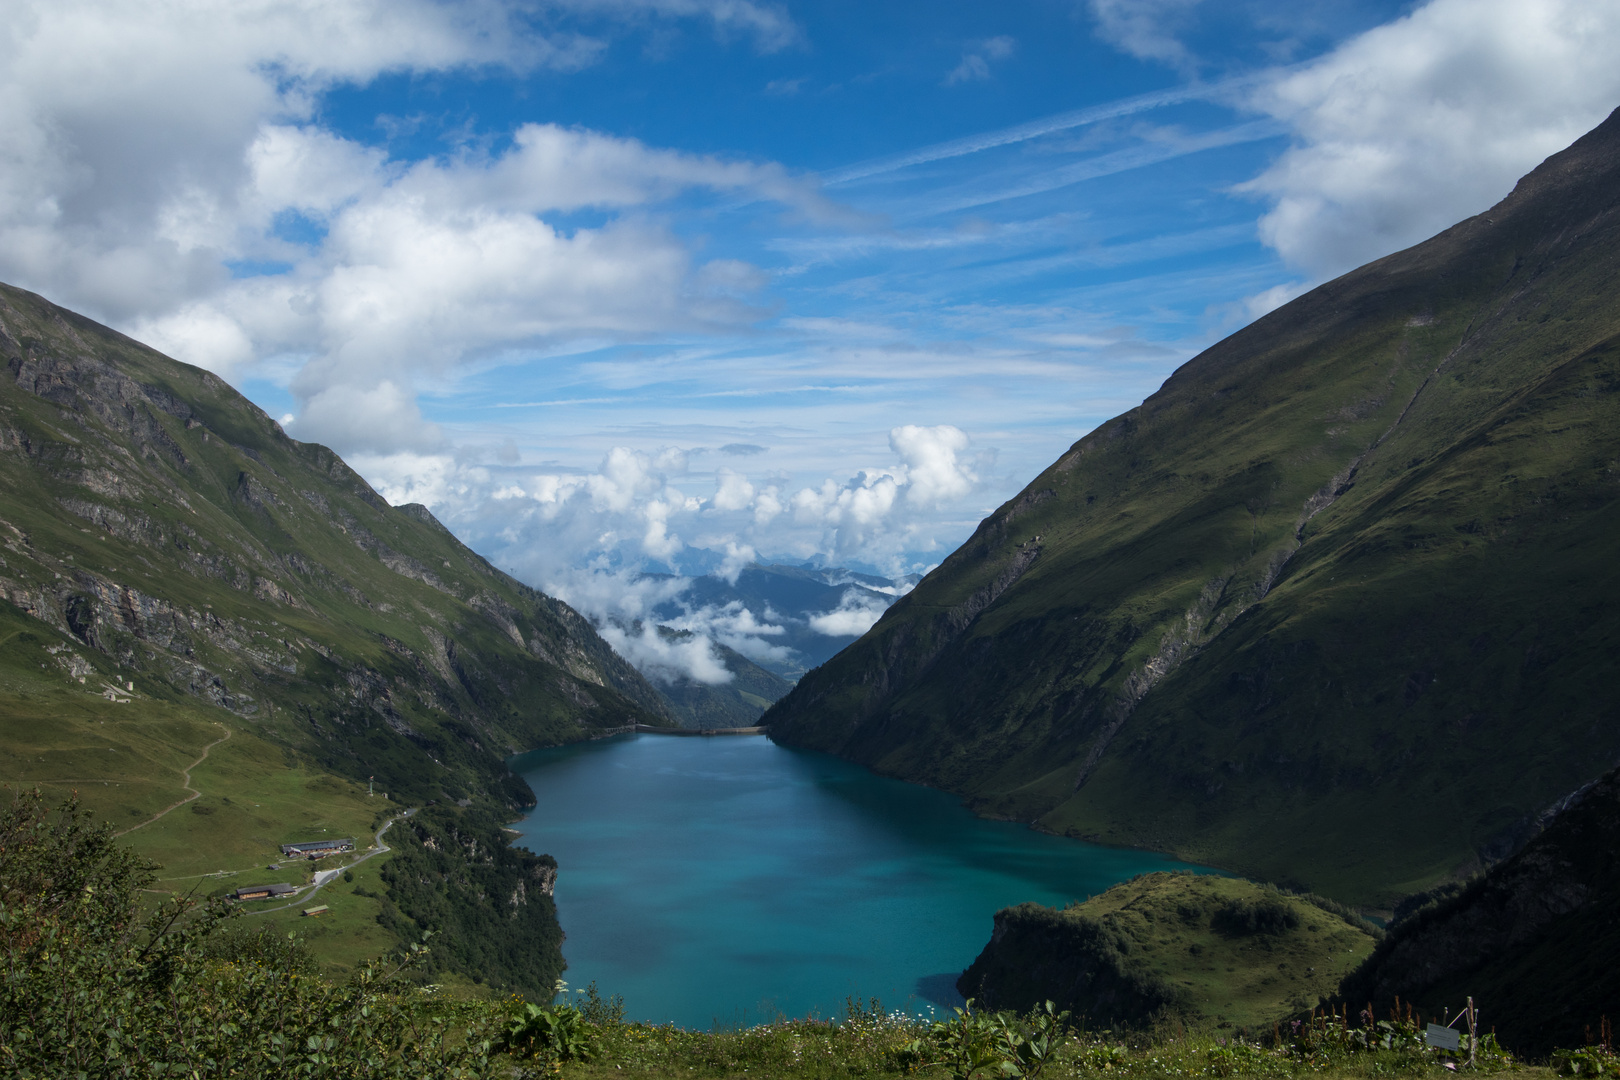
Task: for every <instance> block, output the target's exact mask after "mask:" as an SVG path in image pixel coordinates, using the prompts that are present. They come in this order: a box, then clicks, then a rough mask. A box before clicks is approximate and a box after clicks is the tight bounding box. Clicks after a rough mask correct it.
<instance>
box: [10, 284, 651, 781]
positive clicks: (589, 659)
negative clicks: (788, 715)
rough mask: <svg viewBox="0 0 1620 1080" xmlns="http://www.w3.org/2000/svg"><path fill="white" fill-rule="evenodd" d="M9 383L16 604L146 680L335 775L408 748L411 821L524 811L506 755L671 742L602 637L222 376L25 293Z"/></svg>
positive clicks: (639, 686) (14, 325)
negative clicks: (639, 733)
mask: <svg viewBox="0 0 1620 1080" xmlns="http://www.w3.org/2000/svg"><path fill="white" fill-rule="evenodd" d="M0 363H3V364H4V373H3V374H0V485H3V486H4V491H5V497H4V500H3V501H0V597H3V598H4V599H6V600H8V601H10V602H11V603H12V604H14V605H15V606H16V607H18V608H20V609H21V610H22V611H23V612H25V613H27V614H28V615H31V616H33V617H34V618H36V619H39V620H41V621H42V622H44V623H47V624H49V625H50V626H51V627H53V628H55V629H56V630H57V631H59V632H61V633H63V634H65V635H67V636H68V637H70V638H71V639H73V640H74V641H75V642H76V643H77V644H78V645H82V646H83V647H84V648H85V649H87V650H93V652H95V653H100V654H101V655H102V656H103V657H106V658H108V659H110V660H112V661H113V662H114V663H116V664H117V665H118V666H119V667H120V668H123V669H126V670H127V673H128V674H130V675H134V674H139V675H143V676H146V677H150V678H154V679H157V680H159V681H161V682H162V683H164V684H166V685H167V686H168V687H170V688H172V689H173V690H175V691H178V692H180V693H183V694H187V695H191V696H193V697H195V698H197V699H200V700H202V701H204V702H207V703H209V704H211V705H216V706H219V707H221V708H225V709H228V710H230V711H232V712H234V713H236V714H237V715H238V716H239V717H241V718H244V719H251V720H253V721H254V722H256V723H268V722H269V721H270V719H271V718H272V717H274V716H276V715H283V716H285V717H287V718H288V719H289V720H291V719H292V718H293V717H296V718H297V721H296V723H277V724H275V730H274V733H273V734H274V737H275V738H277V739H278V740H281V741H288V740H290V741H291V742H292V743H293V744H294V745H295V746H296V747H297V748H299V749H305V750H310V751H312V752H313V753H314V754H315V755H316V756H317V757H318V758H319V759H320V760H322V761H323V763H324V764H325V765H326V766H327V767H329V768H332V769H334V770H335V771H339V772H344V771H346V772H347V773H349V774H350V775H354V776H360V777H362V778H363V777H364V776H366V775H370V774H372V773H374V772H377V771H379V770H378V769H377V768H376V767H375V764H374V763H375V762H376V761H378V760H379V759H388V758H391V757H392V756H393V754H394V750H395V748H397V749H399V750H400V752H401V753H403V754H404V756H403V757H399V758H397V759H395V760H394V761H392V763H391V764H390V765H389V767H388V768H389V772H390V773H391V774H395V775H393V776H392V777H391V784H392V788H393V790H394V792H395V793H396V795H398V796H399V797H401V798H420V799H427V798H433V797H436V796H437V795H438V794H439V790H438V786H439V781H438V780H437V779H436V778H435V774H436V773H440V772H442V771H443V770H449V772H450V773H451V774H452V775H453V777H454V784H453V786H456V787H460V788H465V789H468V790H470V791H475V792H476V791H482V792H486V793H490V794H492V795H494V796H495V798H497V800H498V801H500V802H502V803H505V804H507V805H509V806H518V805H521V804H523V803H524V802H525V801H526V798H527V791H526V789H525V788H524V787H523V784H522V781H521V780H520V779H518V778H516V777H514V776H512V775H511V774H510V773H509V771H508V770H507V769H506V767H505V764H504V758H505V756H506V755H508V754H510V753H513V752H516V751H520V750H526V749H530V748H532V747H535V746H541V745H549V744H554V743H556V742H560V741H567V740H569V739H574V738H585V737H589V736H590V735H592V734H593V733H594V732H595V731H596V729H597V728H599V727H604V726H605V727H617V726H620V725H623V724H626V723H645V722H652V723H655V724H656V723H660V722H668V721H667V710H666V709H665V708H664V707H663V704H662V700H661V698H660V697H659V695H658V692H657V691H656V690H654V689H653V688H652V687H651V686H650V685H648V684H647V683H646V681H645V680H644V679H642V678H641V676H640V675H639V674H638V673H637V672H636V671H635V670H634V669H633V668H631V667H630V665H628V664H627V663H625V662H624V661H623V660H622V659H620V658H619V657H618V656H616V655H615V654H614V653H613V651H612V650H611V649H610V648H609V647H608V646H607V644H606V643H605V642H604V641H602V639H601V638H600V637H599V636H598V635H597V634H596V632H595V631H594V630H593V629H592V627H591V626H590V624H589V623H588V622H587V621H586V620H585V619H583V618H581V617H580V616H579V615H578V614H577V613H575V612H574V611H572V610H571V609H569V608H567V606H566V605H563V604H561V603H560V602H558V601H556V600H554V599H552V598H551V597H547V596H544V595H542V594H540V593H538V592H536V591H535V590H533V589H529V588H528V587H526V586H524V585H522V584H521V583H519V582H517V581H514V580H513V579H511V578H510V577H508V576H507V575H505V574H502V573H501V572H499V571H498V570H496V569H495V568H494V567H492V566H490V565H489V564H488V563H486V562H485V561H484V560H483V559H482V558H480V557H479V556H478V555H476V554H475V553H474V552H472V551H470V550H468V549H467V548H466V547H465V546H464V545H462V544H461V543H460V542H459V541H457V540H456V538H455V537H454V536H453V535H452V534H451V533H450V532H449V531H448V530H447V529H445V527H444V526H443V525H441V524H440V523H439V522H438V521H437V520H435V519H434V517H433V515H432V514H431V513H430V512H429V511H428V510H427V508H426V507H422V506H414V505H413V506H411V507H408V508H404V509H396V508H393V507H390V506H389V505H388V504H387V502H386V501H384V500H383V499H382V498H381V496H379V495H378V494H377V493H376V492H375V491H373V490H372V489H371V488H370V487H369V486H368V485H367V484H366V482H365V481H364V480H363V479H362V478H361V477H360V476H359V475H357V474H356V473H355V472H354V471H353V470H352V469H350V468H349V467H348V466H347V465H346V464H344V463H343V461H342V460H341V459H340V458H339V457H338V456H337V455H336V454H334V453H332V451H330V450H328V449H326V448H325V447H321V446H316V445H313V444H307V443H300V442H297V441H295V440H293V439H290V438H288V437H287V435H286V434H285V433H284V432H283V431H282V430H281V428H280V426H279V425H277V424H276V423H275V422H274V421H273V420H271V419H270V418H269V417H268V416H266V415H265V414H264V413H263V412H262V411H260V410H259V409H257V408H256V407H255V406H253V405H252V404H251V403H250V402H248V401H247V400H246V399H244V398H242V397H241V396H240V395H238V394H237V393H236V392H235V391H234V390H232V389H231V388H230V387H229V386H227V385H225V384H224V383H223V382H222V381H220V380H219V379H218V378H217V377H215V376H214V375H212V374H210V373H208V372H205V371H201V370H199V369H196V368H191V367H188V366H186V365H183V364H179V363H176V362H174V361H172V360H169V359H167V358H166V357H163V356H161V355H159V354H157V353H156V352H154V351H152V350H150V349H147V348H146V347H144V346H142V345H140V344H139V343H137V342H134V341H131V340H130V339H128V338H125V337H123V336H122V335H120V334H117V333H115V332H113V331H111V330H109V329H107V328H106V327H102V326H98V325H97V324H95V323H93V322H91V321H90V320H88V319H84V318H82V317H79V316H77V315H74V314H72V313H71V312H66V311H63V310H62V309H60V308H57V307H55V306H54V305H51V304H49V303H48V302H46V301H45V300H43V299H41V298H40V297H38V296H34V295H32V294H30V293H26V292H23V291H21V290H17V289H12V288H10V287H8V286H3V285H0ZM8 376H9V377H8ZM586 687H589V690H588V691H587V689H586ZM379 730H380V731H382V732H384V733H385V734H384V735H383V736H382V742H377V741H376V738H377V736H376V735H375V734H374V733H375V732H377V731H379ZM394 740H402V741H403V744H405V745H404V746H400V744H399V743H398V742H395V741H394ZM368 761H369V762H372V763H373V764H368ZM415 764H420V765H421V766H422V768H421V769H419V770H417V769H415V768H414V765H415ZM402 773H403V774H405V775H399V774H402ZM413 773H419V774H420V775H413ZM416 788H420V789H421V790H415V789H416Z"/></svg>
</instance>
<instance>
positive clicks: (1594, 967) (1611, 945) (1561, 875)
mask: <svg viewBox="0 0 1620 1080" xmlns="http://www.w3.org/2000/svg"><path fill="white" fill-rule="evenodd" d="M1340 994H1341V996H1342V997H1343V998H1344V999H1345V1000H1347V1001H1350V1002H1353V1003H1359V1002H1363V1001H1371V1002H1373V1003H1374V1004H1375V1006H1378V1007H1382V1006H1384V1005H1386V1004H1389V1003H1392V1002H1393V1001H1394V999H1395V998H1396V997H1397V996H1399V997H1400V998H1401V999H1402V1000H1403V1001H1408V1002H1415V1003H1418V1004H1419V1005H1420V1006H1422V1007H1426V1008H1428V1009H1430V1010H1432V1011H1436V1012H1438V1011H1439V1010H1440V1009H1441V1008H1453V1009H1454V1008H1456V1006H1457V1005H1458V1004H1459V1003H1461V1001H1462V1000H1463V998H1464V997H1466V996H1473V997H1474V998H1475V999H1476V1001H1478V1002H1479V1003H1480V1005H1481V1007H1482V1008H1483V1009H1484V1010H1485V1014H1486V1017H1487V1021H1488V1023H1489V1024H1490V1025H1491V1026H1493V1027H1495V1028H1496V1029H1497V1030H1498V1032H1499V1034H1500V1035H1501V1036H1502V1038H1503V1039H1504V1041H1505V1042H1507V1044H1508V1045H1509V1046H1512V1047H1515V1048H1517V1049H1520V1050H1521V1051H1522V1052H1525V1053H1535V1054H1539V1053H1546V1052H1547V1051H1549V1050H1551V1049H1552V1048H1553V1047H1555V1046H1574V1045H1580V1044H1581V1041H1582V1040H1583V1039H1584V1038H1585V1034H1584V1029H1585V1027H1586V1026H1587V1025H1593V1026H1595V1025H1596V1024H1597V1022H1598V1019H1599V1017H1600V1016H1601V1015H1606V1014H1608V1013H1612V1012H1613V1011H1614V1009H1615V1003H1616V1002H1620V769H1617V770H1615V771H1613V772H1610V773H1608V774H1607V775H1605V776H1603V777H1602V778H1600V779H1599V780H1597V781H1596V782H1594V783H1592V784H1590V785H1588V786H1586V787H1585V788H1584V790H1582V791H1581V792H1579V793H1578V795H1577V796H1576V797H1575V798H1572V799H1570V800H1567V802H1566V804H1565V806H1564V808H1563V809H1562V810H1561V811H1560V812H1559V813H1558V814H1557V816H1555V817H1554V818H1553V819H1552V820H1551V822H1550V823H1549V824H1548V825H1547V828H1546V830H1545V831H1544V832H1542V833H1541V834H1540V835H1539V836H1537V837H1536V838H1535V839H1533V840H1531V841H1530V842H1529V843H1528V844H1527V845H1525V847H1524V848H1523V849H1522V850H1521V851H1519V853H1518V854H1516V855H1514V856H1512V857H1511V858H1509V859H1507V860H1506V861H1504V862H1502V863H1499V864H1498V865H1496V866H1494V867H1492V868H1491V869H1490V870H1489V871H1487V872H1486V873H1485V874H1484V875H1482V876H1481V877H1478V878H1476V879H1475V880H1473V881H1472V882H1470V883H1469V884H1468V885H1467V886H1466V887H1465V888H1464V889H1463V890H1462V891H1461V892H1459V893H1456V894H1454V895H1452V896H1449V897H1447V898H1446V899H1443V900H1441V901H1439V902H1436V903H1433V904H1431V905H1429V906H1428V907H1425V908H1422V909H1420V910H1418V911H1416V912H1414V913H1413V914H1411V915H1409V916H1408V917H1407V918H1405V919H1403V920H1402V921H1401V922H1399V923H1397V924H1396V925H1395V926H1394V928H1392V930H1391V932H1390V935H1389V937H1388V939H1387V940H1386V941H1385V942H1384V943H1383V945H1382V946H1381V947H1380V948H1379V949H1378V950H1377V952H1376V953H1374V955H1373V956H1372V957H1371V958H1370V959H1369V960H1368V962H1367V964H1366V965H1365V966H1364V967H1362V968H1361V969H1360V970H1358V971H1356V972H1355V973H1354V974H1352V975H1350V976H1349V977H1348V978H1346V979H1345V981H1344V984H1343V985H1342V987H1341V988H1340Z"/></svg>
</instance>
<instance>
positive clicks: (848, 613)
mask: <svg viewBox="0 0 1620 1080" xmlns="http://www.w3.org/2000/svg"><path fill="white" fill-rule="evenodd" d="M888 608H889V605H888V603H886V602H884V601H881V600H879V599H877V598H876V597H873V596H868V595H866V594H865V593H863V592H862V591H861V590H859V589H846V590H845V591H844V595H843V596H841V597H839V600H838V606H837V607H836V608H834V609H833V610H832V611H827V612H823V613H821V614H820V615H812V616H810V629H812V630H814V631H815V632H816V633H818V634H825V635H827V636H828V637H852V636H859V635H861V634H864V633H866V632H867V631H868V630H870V629H872V627H873V626H874V625H876V623H877V621H878V620H879V619H881V618H882V617H883V613H884V612H885V611H887V610H888Z"/></svg>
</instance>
